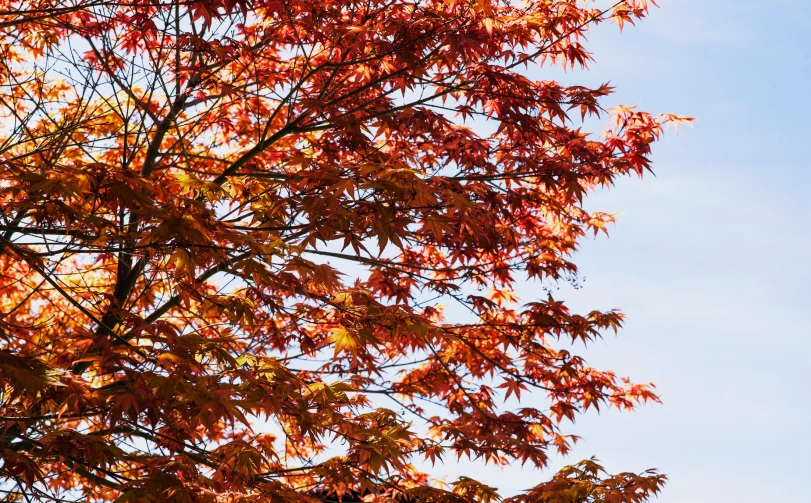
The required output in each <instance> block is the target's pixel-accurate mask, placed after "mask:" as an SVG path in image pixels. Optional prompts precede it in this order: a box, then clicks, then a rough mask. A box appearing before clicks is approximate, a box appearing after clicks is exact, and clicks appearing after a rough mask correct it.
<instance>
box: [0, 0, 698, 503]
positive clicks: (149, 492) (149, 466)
mask: <svg viewBox="0 0 811 503" xmlns="http://www.w3.org/2000/svg"><path fill="white" fill-rule="evenodd" d="M651 3H652V2H651ZM647 9H648V6H647V5H646V1H645V0H623V1H619V2H617V3H615V4H613V5H606V6H603V8H602V9H601V8H600V7H599V6H595V5H591V4H590V3H584V2H580V1H578V0H555V1H552V0H529V1H507V0H475V1H470V0H185V1H183V2H179V1H178V2H174V3H173V2H159V1H147V0H120V1H117V2H112V1H110V0H66V1H61V2H56V1H53V0H3V8H2V12H0V29H2V37H3V44H2V68H1V69H0V107H2V126H0V127H1V128H2V134H1V135H0V139H1V140H2V146H0V158H1V159H2V164H1V165H0V172H1V173H2V184H0V200H1V201H2V207H1V208H0V216H1V217H2V226H0V232H1V233H2V234H0V250H1V251H0V263H1V264H2V276H0V292H2V296H1V298H2V300H1V301H0V306H2V315H1V317H0V341H2V342H1V343H0V385H1V386H2V401H1V402H0V416H2V418H3V421H4V427H3V428H2V431H0V459H2V466H0V475H1V476H2V477H3V478H4V480H5V482H4V483H3V485H2V489H3V490H4V491H5V495H6V497H7V499H9V500H20V501H24V500H27V501H32V499H36V500H38V501H49V500H50V501H71V500H75V499H83V498H86V499H89V500H105V501H111V500H115V501H118V502H144V501H161V502H172V501H178V502H191V501H233V502H248V501H250V502H259V501H274V502H286V501H290V502H292V501H313V500H318V499H320V498H321V499H323V497H324V495H325V494H331V495H336V496H341V495H342V494H353V495H356V496H357V495H366V499H367V500H369V499H373V498H378V499H382V500H385V499H399V500H409V501H443V502H448V503H452V502H462V501H466V502H470V501H481V502H483V503H489V502H490V501H493V500H496V499H498V498H499V496H498V494H497V493H496V490H495V489H494V488H491V487H488V486H486V485H484V484H482V483H480V482H477V481H475V480H473V479H469V478H461V479H459V480H458V481H456V482H455V483H453V484H451V485H450V486H444V487H440V486H436V485H435V484H433V485H432V483H431V481H430V478H429V477H428V475H426V474H425V473H421V472H420V471H419V470H418V469H417V468H415V467H414V466H413V465H412V463H415V462H417V461H420V460H425V461H426V462H429V463H431V462H437V461H439V460H441V459H443V458H444V457H446V456H447V458H448V459H450V460H453V459H455V458H456V457H469V458H473V459H483V460H485V461H486V462H488V463H492V464H495V465H504V464H509V463H520V464H526V465H528V466H532V467H544V466H546V464H547V461H548V457H549V456H550V454H551V452H552V451H557V452H559V453H566V452H567V451H568V450H569V448H570V444H571V443H572V442H573V441H575V440H576V437H575V436H573V435H569V434H567V433H566V432H565V430H564V427H565V426H564V425H565V424H566V422H568V421H571V420H573V419H574V418H575V415H576V414H578V413H580V412H583V411H585V410H587V409H589V408H591V407H595V408H596V407H599V406H600V405H604V404H608V405H611V406H616V407H619V408H623V409H632V408H633V407H635V406H636V405H637V404H639V403H642V402H645V401H649V400H653V401H656V400H658V398H657V395H656V394H655V393H654V391H653V390H652V389H651V387H650V386H648V385H643V384H632V383H631V382H630V381H628V380H627V379H620V378H618V377H617V376H616V375H615V374H614V373H613V372H610V371H600V370H596V369H594V368H591V367H589V366H588V365H587V364H586V362H585V361H584V359H583V358H581V357H579V356H577V355H576V354H575V353H573V352H572V349H571V347H570V342H575V341H582V342H584V343H588V342H589V341H592V340H594V339H595V338H596V337H599V335H600V333H601V332H602V331H603V330H606V329H613V330H615V331H616V330H617V328H618V327H620V325H621V323H622V320H623V317H622V315H621V314H620V313H619V312H617V311H609V312H600V311H593V312H590V313H586V314H576V313H573V312H571V311H570V310H569V309H567V307H566V305H565V304H564V303H562V302H560V301H558V300H555V299H554V298H552V297H551V295H550V296H547V297H545V298H539V299H536V300H535V301H533V302H529V303H527V304H520V303H518V301H517V299H515V296H514V294H513V293H512V290H511V286H512V285H513V284H514V283H515V282H516V281H524V280H526V279H529V280H534V281H539V282H547V283H548V282H556V281H566V280H571V279H573V278H576V276H577V269H576V266H575V265H574V264H573V263H572V262H571V254H572V253H573V252H574V251H575V249H576V247H577V244H578V242H579V240H580V239H582V238H583V237H584V236H586V235H587V234H588V233H591V232H593V233H594V234H595V235H596V233H597V232H598V231H603V230H605V226H606V225H607V224H608V223H609V222H611V220H612V218H611V216H610V215H608V214H605V213H599V212H587V211H586V210H584V209H583V206H582V200H583V197H584V196H585V195H586V194H587V193H588V192H589V191H590V190H592V189H593V188H595V187H598V186H609V185H611V184H612V182H613V181H614V180H615V179H616V178H617V177H620V176H623V175H627V174H630V173H636V174H638V175H642V174H643V172H644V171H646V170H648V169H649V163H650V161H649V154H650V149H651V145H652V143H653V142H654V141H655V140H656V139H657V138H658V137H659V136H660V134H661V132H662V130H663V128H664V127H665V126H666V125H667V124H668V123H673V122H676V123H677V122H684V121H687V120H688V119H686V118H682V117H677V116H673V115H661V116H652V115H649V114H648V113H645V112H641V111H638V110H635V109H633V108H625V107H621V108H618V109H616V110H613V111H612V112H610V116H611V117H612V121H611V123H610V125H609V127H608V129H607V130H606V131H605V133H604V134H603V136H601V137H599V138H597V137H595V136H594V135H591V134H588V133H586V132H584V131H582V130H581V129H580V128H579V127H578V124H579V123H581V121H582V120H583V119H584V118H585V117H587V116H603V115H605V114H606V113H608V112H606V111H605V110H604V109H603V108H602V107H601V105H600V100H601V99H602V98H604V97H605V96H607V95H608V94H610V92H611V88H610V87H609V86H608V85H603V86H600V87H598V88H596V89H591V88H586V87H582V86H563V85H561V84H558V83H556V82H551V81H535V80H531V79H529V78H527V77H526V76H525V75H524V74H522V73H521V71H522V69H523V68H527V67H532V66H538V65H552V64H555V65H562V66H571V67H574V66H576V65H580V66H585V65H586V64H587V63H588V62H589V60H590V59H591V58H590V55H589V53H588V52H587V51H586V49H585V48H584V46H583V45H582V43H583V42H584V35H585V32H586V30H587V29H588V28H589V26H590V25H593V24H596V23H600V22H603V21H613V22H616V23H617V24H619V26H620V27H622V25H623V24H624V23H628V22H633V21H634V20H636V19H639V18H642V17H643V16H644V15H645V14H646V12H647ZM570 114H571V116H570ZM440 302H441V303H443V304H446V305H447V304H453V305H455V306H457V308H458V307H462V308H464V310H465V312H466V313H467V315H465V316H459V315H452V313H447V315H446V313H445V311H443V309H442V308H441V306H440V305H439V303H440ZM457 313H458V309H457ZM530 392H531V393H532V395H531V396H532V397H533V401H532V402H533V404H536V405H537V407H536V406H534V405H533V406H530V404H528V403H527V396H529V395H528V393H530ZM544 396H546V397H547V398H548V399H547V400H545V401H544V400H541V398H542V397H544ZM519 400H523V401H522V402H521V403H520V404H519V403H517V402H518V401H519ZM663 482H664V476H662V475H660V474H658V473H655V472H650V473H643V474H637V475H635V474H631V473H623V474H619V475H616V476H610V475H607V474H605V473H604V472H603V471H602V469H601V468H600V467H599V466H598V465H597V464H596V463H595V462H594V461H584V462H582V463H579V464H577V465H574V466H572V467H569V468H567V469H565V470H564V471H562V472H560V473H559V474H557V475H555V476H554V477H552V479H551V480H550V481H548V482H545V483H542V484H540V485H538V486H536V487H535V488H533V489H531V490H529V491H528V492H527V493H526V494H524V495H521V496H517V497H513V498H510V499H509V501H511V502H514V503H521V502H527V503H529V502H580V501H609V502H636V501H644V500H646V499H647V498H649V497H650V495H652V494H654V493H656V492H657V491H658V489H659V488H660V487H661V485H662V483H663Z"/></svg>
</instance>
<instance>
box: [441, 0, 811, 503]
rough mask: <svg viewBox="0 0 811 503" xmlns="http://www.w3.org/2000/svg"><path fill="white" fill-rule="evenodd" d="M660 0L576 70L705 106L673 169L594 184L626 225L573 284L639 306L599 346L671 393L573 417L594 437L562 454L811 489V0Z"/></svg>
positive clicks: (614, 362)
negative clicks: (627, 408)
mask: <svg viewBox="0 0 811 503" xmlns="http://www.w3.org/2000/svg"><path fill="white" fill-rule="evenodd" d="M658 3H659V4H660V6H661V8H660V9H657V10H654V11H653V12H652V13H651V16H650V17H649V18H648V19H647V20H645V21H643V22H642V23H639V24H638V26H637V27H636V28H633V27H632V28H630V29H626V31H625V32H624V33H623V34H621V35H620V34H619V33H618V32H617V30H616V27H615V26H608V25H605V26H602V27H599V28H598V29H596V30H594V31H593V32H592V35H591V37H590V44H589V47H590V49H591V50H592V51H593V52H594V55H595V57H596V59H597V63H596V64H594V65H593V66H592V68H591V71H590V72H587V73H584V72H575V73H569V74H567V75H566V76H565V77H564V79H565V80H566V81H568V82H572V83H575V82H576V83H582V84H589V85H590V84H597V83H600V82H603V81H608V80H610V81H611V82H612V84H613V85H615V86H616V87H617V93H616V95H614V96H613V97H612V98H611V99H610V100H609V102H608V104H610V105H613V104H616V103H623V104H638V105H639V106H640V108H642V109H644V110H647V111H650V112H656V113H658V112H674V113H679V114H685V115H692V116H695V117H698V118H699V120H700V122H698V123H697V124H696V125H695V127H694V128H693V129H689V128H685V129H682V130H681V132H680V134H679V135H678V136H676V135H675V134H673V133H672V131H671V132H670V134H668V135H667V138H666V139H665V140H664V141H663V142H662V143H661V144H659V145H658V146H657V147H656V148H655V151H654V161H655V168H654V170H655V172H656V177H653V176H649V177H647V178H645V179H644V180H642V181H639V180H635V179H630V178H629V179H625V180H623V181H621V182H620V183H619V184H618V185H617V187H615V188H614V189H613V190H612V191H610V192H606V193H601V194H597V195H593V196H592V197H591V199H590V200H589V203H588V204H589V206H590V207H591V208H593V209H600V210H605V211H618V212H620V213H621V214H620V215H619V217H618V222H617V224H616V225H615V226H614V227H613V228H612V229H611V237H610V238H604V237H603V238H598V239H597V240H596V241H594V242H589V243H586V244H585V246H584V247H583V249H582V251H581V253H579V254H578V256H577V257H576V260H575V261H576V262H577V263H578V264H579V265H580V266H581V272H582V274H583V275H584V276H585V277H586V282H585V285H584V286H585V287H584V288H583V289H581V290H579V291H576V292H575V291H571V290H564V289H561V291H560V292H558V294H557V295H558V296H560V297H561V298H565V299H567V300H569V302H570V305H572V306H573V307H578V308H580V309H583V310H591V309H594V308H600V309H608V308H613V307H617V308H621V309H622V310H623V311H624V312H625V313H626V314H627V315H628V317H629V320H628V323H627V325H626V328H625V329H624V330H622V331H621V332H620V334H619V336H618V337H614V336H613V335H612V336H610V337H607V338H606V339H605V341H604V342H601V343H599V344H597V346H596V347H594V348H593V349H590V350H589V351H587V352H586V353H585V354H586V356H587V357H588V359H589V361H590V362H591V363H593V364H594V365H595V366H596V367H598V368H603V367H606V368H612V369H614V370H616V371H617V373H618V374H620V375H629V376H631V377H632V378H634V379H636V380H639V381H648V380H652V381H654V382H656V383H657V386H658V388H659V391H660V392H661V393H662V395H663V399H664V404H663V405H656V406H647V407H644V408H643V409H640V410H639V411H638V412H634V413H617V412H614V411H611V412H603V413H602V414H601V415H600V416H597V415H596V414H589V415H587V416H585V417H581V418H580V419H579V420H578V423H577V424H576V425H575V427H573V428H572V430H571V431H572V432H574V433H577V434H579V435H581V436H583V437H584V438H583V441H582V442H581V443H580V444H578V447H577V449H576V450H575V452H574V453H573V454H572V455H571V456H570V457H569V458H567V459H566V460H563V461H561V463H564V462H573V461H576V460H578V459H581V458H584V457H590V456H592V455H596V456H597V457H598V458H599V459H600V460H601V461H603V462H604V463H605V465H606V466H607V468H609V469H610V470H612V471H624V470H643V469H646V468H651V467H655V468H659V469H660V470H662V471H663V472H665V473H667V474H668V475H669V477H670V482H669V484H668V485H667V487H666V488H665V491H664V493H663V494H662V495H661V496H660V498H659V500H658V501H659V502H661V503H676V502H679V503H681V502H691V503H703V502H707V503H709V502H712V503H717V502H726V501H735V502H736V503H750V502H751V503H755V502H757V503H762V502H764V501H779V502H781V503H792V502H798V503H800V502H807V501H809V496H808V490H807V481H808V480H809V475H808V470H809V467H811V458H810V457H809V453H810V452H811V433H809V431H808V427H809V426H811V380H810V379H809V372H810V371H811V337H809V335H811V329H809V326H808V321H807V318H808V315H809V314H811V294H810V293H809V283H810V281H809V280H811V268H810V267H809V258H811V198H809V196H808V194H807V192H808V190H809V182H811V173H809V171H808V168H807V165H808V164H809V160H808V159H809V153H807V151H808V150H809V149H811V138H809V133H810V132H811V131H810V130H809V129H810V128H809V126H808V123H809V122H808V114H809V112H811V93H810V92H809V91H811V85H810V82H809V80H811V60H809V53H811V1H809V0H794V1H789V0H784V1H779V0H758V1H748V0H658ZM536 73H537V75H536V76H543V77H542V78H558V77H559V74H558V73H555V72H549V71H543V72H536ZM532 290H533V287H532V286H525V287H524V288H523V289H521V290H519V293H520V295H521V297H522V300H524V301H529V300H532V298H533V297H534V296H537V294H538V293H539V292H533V291H532ZM436 473H437V474H439V473H447V474H449V476H450V477H451V478H455V477H454V475H457V474H467V475H471V476H475V477H477V478H479V479H482V480H484V481H487V482H490V483H491V484H493V485H496V486H498V487H499V488H501V489H502V494H505V495H506V494H511V493H515V492H517V491H519V490H520V489H523V488H527V487H530V486H532V485H535V484H536V483H538V482H540V481H541V480H544V479H546V478H547V477H548V476H549V475H550V474H551V473H552V472H551V471H549V472H546V473H539V472H537V471H532V470H529V469H526V470H521V469H520V468H514V469H508V470H505V471H503V472H502V471H501V470H499V469H497V468H492V467H489V468H481V467H477V466H475V465H469V464H464V463H462V464H457V463H455V462H454V461H451V460H448V462H447V464H446V465H445V466H444V467H441V470H439V469H438V470H437V472H436Z"/></svg>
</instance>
